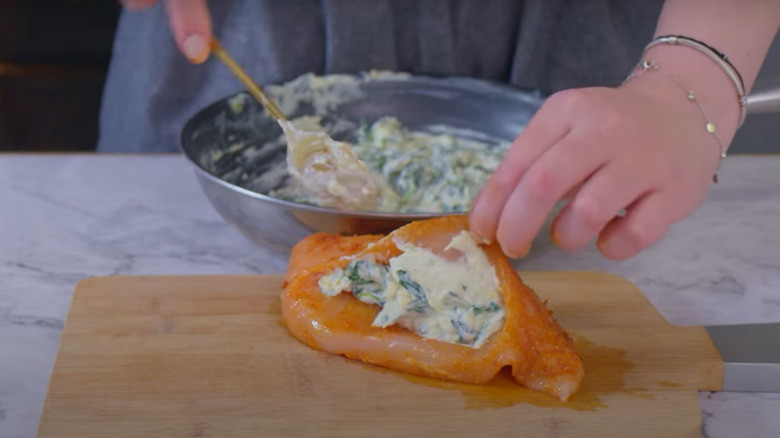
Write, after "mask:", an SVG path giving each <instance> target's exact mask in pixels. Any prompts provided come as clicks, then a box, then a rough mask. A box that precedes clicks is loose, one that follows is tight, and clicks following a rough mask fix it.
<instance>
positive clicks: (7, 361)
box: [0, 155, 780, 438]
mask: <svg viewBox="0 0 780 438" xmlns="http://www.w3.org/2000/svg"><path fill="white" fill-rule="evenodd" d="M720 176H721V183H720V184H718V185H717V186H714V187H713V188H712V191H711V195H710V197H709V199H708V200H707V202H706V203H705V204H704V205H703V206H702V208H701V209H700V210H699V211H698V212H697V213H695V214H694V215H693V216H692V217H691V218H689V219H687V220H685V221H683V222H681V223H679V224H677V225H675V226H674V227H673V228H672V230H671V231H670V232H669V234H668V235H667V236H666V237H665V239H664V240H663V241H661V242H660V243H658V244H656V245H655V246H653V247H652V248H650V249H648V250H647V251H645V252H644V253H642V254H641V255H640V256H637V257H636V258H634V259H632V260H629V261H627V262H623V263H613V262H608V261H605V260H603V259H601V258H600V257H599V256H598V254H597V253H596V252H595V251H593V250H589V251H585V252H583V253H580V254H576V255H566V254H562V253H561V252H560V251H558V250H557V249H555V248H553V247H552V246H551V245H550V243H549V241H548V240H547V238H546V233H542V234H541V235H540V238H539V239H538V242H537V244H536V246H535V248H534V250H533V252H532V255H531V256H530V257H529V258H527V259H525V260H523V261H522V262H521V263H519V267H520V268H521V269H533V270H537V269H599V270H605V271H609V272H613V273H615V274H618V275H622V276H624V277H626V278H628V279H629V280H631V281H633V282H635V283H636V284H638V285H639V287H640V288H641V289H642V290H643V291H644V292H645V293H646V294H647V295H648V297H649V298H650V300H651V301H652V302H653V303H654V304H655V305H656V307H657V308H658V309H659V311H660V312H661V313H662V314H663V315H664V316H665V317H666V318H667V319H669V320H670V321H671V322H673V323H675V324H679V325H712V324H730V323H749V322H773V321H780V156H759V157H739V156H734V157H730V158H729V159H728V160H727V161H726V162H725V163H724V165H723V167H722V169H721V172H720ZM286 263H287V259H286V255H285V254H282V253H278V252H273V251H271V250H267V249H264V248H262V247H259V246H256V245H254V244H253V243H250V242H249V241H247V240H246V239H245V238H243V237H242V236H241V235H239V234H238V233H237V232H236V231H235V230H233V229H232V228H231V227H230V226H229V225H227V224H226V223H225V222H223V221H222V219H221V218H220V217H219V216H218V215H217V214H216V212H215V211H214V210H213V209H212V208H211V205H210V204H209V203H208V202H207V200H206V198H205V196H204V195H203V194H202V193H201V191H200V188H199V187H198V185H197V184H196V182H195V178H194V175H193V173H192V170H191V169H190V167H189V164H188V163H187V162H186V161H185V160H184V159H183V158H182V157H180V156H176V155H169V156H94V155H0V437H2V438H23V437H24V438H26V437H31V436H34V435H35V431H36V427H37V424H38V419H39V415H40V411H41V407H42V403H43V400H44V397H45V393H46V388H47V384H48V381H49V375H50V373H51V369H52V365H53V362H54V357H55V355H56V351H57V346H58V342H59V336H60V333H61V330H62V327H63V322H64V319H65V317H66V314H67V310H68V305H69V302H70V299H71V294H72V292H73V288H74V286H75V285H76V283H77V282H78V281H79V280H81V279H83V278H85V277H89V276H97V275H113V274H129V275H135V274H246V273H282V272H284V270H285V268H286ZM700 398H701V407H702V412H703V419H704V427H703V430H702V437H709V438H718V437H735V436H744V437H751V438H759V437H772V438H776V437H778V436H780V394H777V393H764V394H751V393H702V394H701V396H700ZM639 433H640V434H641V432H639Z"/></svg>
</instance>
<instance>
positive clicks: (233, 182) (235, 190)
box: [180, 75, 543, 250]
mask: <svg viewBox="0 0 780 438" xmlns="http://www.w3.org/2000/svg"><path fill="white" fill-rule="evenodd" d="M344 77H346V76H344ZM326 78H327V77H326ZM349 78H352V79H353V82H352V85H351V86H350V87H352V88H354V89H350V91H349V93H346V94H347V95H348V97H347V98H342V99H341V100H339V99H335V100H336V102H335V103H334V104H329V105H327V106H325V107H323V105H317V104H315V103H312V102H307V101H306V99H307V96H306V93H305V92H304V93H299V94H301V95H300V96H296V97H294V98H292V99H291V98H290V97H289V96H287V95H285V94H283V93H282V92H283V91H285V88H284V87H285V86H278V87H273V86H267V87H265V88H266V91H267V92H268V93H269V94H270V95H271V96H272V97H275V98H276V99H279V100H278V101H277V103H279V104H280V107H282V111H284V112H285V113H286V114H287V115H288V117H290V118H294V117H298V116H301V115H306V114H314V113H319V115H320V116H322V117H323V121H324V123H323V125H324V126H326V128H328V132H329V133H330V134H331V135H332V136H333V137H334V138H336V139H337V140H344V141H350V140H351V139H354V135H355V131H356V129H357V127H358V126H359V124H360V123H372V122H374V121H375V120H377V119H379V118H381V117H383V116H395V117H396V118H398V119H399V121H400V122H401V123H402V124H403V125H405V126H407V127H409V128H411V129H413V130H421V131H434V132H435V131H436V128H437V127H439V126H442V125H443V126H448V127H454V128H457V129H458V130H459V131H458V135H461V136H464V137H471V138H473V139H480V140H483V141H487V142H497V141H512V140H513V139H514V138H515V137H516V136H517V134H518V133H519V132H520V131H521V130H522V129H523V128H524V127H525V125H526V124H527V123H528V121H529V119H530V118H531V116H532V115H533V114H534V113H535V112H536V110H537V109H538V107H539V105H540V104H541V102H542V100H543V97H542V96H541V95H540V94H539V93H535V92H528V91H525V90H520V89H518V88H514V87H510V86H507V85H502V84H498V83H493V82H488V81H482V80H476V79H470V78H453V77H450V78H434V77H425V76H408V75H407V76H404V75H387V76H379V77H375V76H372V77H369V76H367V75H362V76H349ZM290 86H291V87H297V88H298V89H301V88H305V87H306V86H307V82H306V81H303V82H302V81H300V80H298V81H296V82H295V84H294V85H290ZM313 88H317V87H313ZM325 91H326V92H327V90H325ZM342 91H343V90H334V91H333V92H334V93H336V92H339V93H341V92H342ZM317 92H319V93H320V95H322V93H323V90H322V89H321V88H318V91H317ZM342 94H343V93H342ZM342 97H343V96H342ZM281 135H282V131H281V129H280V128H279V126H278V125H277V124H276V122H275V121H274V120H273V119H272V118H271V117H270V116H269V115H268V114H267V113H266V112H265V110H264V109H263V108H262V107H261V106H260V105H259V104H258V103H257V102H256V101H254V100H253V99H252V98H251V97H249V95H248V94H246V93H243V92H242V93H237V94H235V95H231V96H228V97H226V98H223V99H221V100H219V101H217V102H215V103H213V104H211V105H209V106H208V107H206V108H204V109H203V110H201V111H200V112H198V113H197V114H196V115H195V116H193V117H192V118H191V119H190V120H189V121H188V122H187V124H186V125H185V126H184V129H183V131H182V134H181V139H180V140H181V148H182V150H183V152H184V155H185V156H186V157H187V158H188V159H189V161H190V162H192V164H193V165H194V167H195V170H196V175H197V180H198V182H199V184H200V185H201V187H202V188H203V191H204V192H205V194H206V196H207V198H208V199H209V201H210V202H211V203H212V204H213V205H214V207H215V208H216V210H217V211H218V212H219V214H220V215H221V216H222V217H223V218H224V219H225V220H226V221H227V222H228V223H230V224H232V225H233V226H234V227H235V228H237V229H238V230H239V231H240V232H241V233H242V234H244V235H245V236H246V237H248V238H249V239H251V240H252V241H253V242H255V243H257V244H259V245H262V246H265V247H269V246H271V247H276V248H279V249H282V250H287V249H289V248H290V247H291V246H292V245H294V244H295V243H296V242H298V241H299V240H300V239H302V238H303V237H305V236H307V235H308V234H311V233H312V232H315V231H327V232H332V233H339V234H364V233H386V232H389V231H391V230H392V229H395V228H397V227H399V226H401V225H403V224H406V223H408V222H410V221H413V220H418V219H424V218H430V217H434V216H440V215H442V213H434V212H432V213H414V214H407V213H377V212H364V211H340V210H334V209H330V208H322V207H317V206H313V205H305V204H299V203H295V202H289V201H285V200H281V199H277V198H274V197H271V196H268V194H267V193H268V192H269V191H270V190H271V189H273V188H274V186H275V185H278V184H279V183H280V181H282V180H283V178H284V176H283V175H278V173H279V172H278V170H279V168H280V163H282V162H283V161H284V160H285V146H284V143H283V141H281ZM272 174H276V177H271V176H273V175H272Z"/></svg>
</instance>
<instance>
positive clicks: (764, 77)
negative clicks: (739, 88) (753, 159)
mask: <svg viewBox="0 0 780 438" xmlns="http://www.w3.org/2000/svg"><path fill="white" fill-rule="evenodd" d="M776 87H780V33H778V35H776V36H775V41H774V43H773V44H772V47H771V48H770V49H769V54H768V55H767V58H766V60H765V61H764V65H763V66H762V68H761V71H760V72H759V74H758V79H756V83H755V85H754V86H753V92H760V91H761V90H766V89H769V88H776ZM729 153H730V154H739V153H757V154H760V153H780V112H776V113H772V114H755V115H748V118H747V120H746V121H745V124H744V125H742V129H740V130H739V131H738V132H737V136H736V137H735V138H734V141H733V142H732V145H731V148H730V151H729Z"/></svg>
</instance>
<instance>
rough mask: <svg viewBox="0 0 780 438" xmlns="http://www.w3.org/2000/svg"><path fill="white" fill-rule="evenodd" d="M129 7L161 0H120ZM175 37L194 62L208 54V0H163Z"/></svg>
mask: <svg viewBox="0 0 780 438" xmlns="http://www.w3.org/2000/svg"><path fill="white" fill-rule="evenodd" d="M120 1H121V3H122V5H124V6H125V7H126V8H128V9H130V10H141V9H146V8H148V7H150V6H152V5H154V4H155V3H157V1H158V0H120ZM162 3H163V5H164V6H165V11H166V13H167V14H168V21H169V23H170V26H171V31H172V32H173V38H174V40H175V41H176V45H177V46H178V47H179V50H180V51H181V53H182V54H184V56H186V57H187V59H188V60H189V61H190V62H192V63H195V64H199V63H201V62H203V61H205V60H206V59H207V58H208V57H209V43H210V41H211V14H210V13H209V9H208V5H207V4H206V0H162Z"/></svg>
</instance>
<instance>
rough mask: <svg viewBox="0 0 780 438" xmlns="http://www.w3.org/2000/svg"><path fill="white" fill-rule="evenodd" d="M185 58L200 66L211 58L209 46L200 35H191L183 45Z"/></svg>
mask: <svg viewBox="0 0 780 438" xmlns="http://www.w3.org/2000/svg"><path fill="white" fill-rule="evenodd" d="M182 50H183V51H184V56H186V57H187V59H189V60H190V62H192V63H194V64H200V63H201V62H203V61H205V60H206V58H208V57H209V45H208V43H206V39H205V38H203V37H202V36H200V35H190V36H188V37H187V38H186V39H185V40H184V43H183V44H182Z"/></svg>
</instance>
